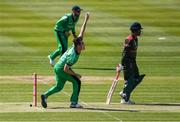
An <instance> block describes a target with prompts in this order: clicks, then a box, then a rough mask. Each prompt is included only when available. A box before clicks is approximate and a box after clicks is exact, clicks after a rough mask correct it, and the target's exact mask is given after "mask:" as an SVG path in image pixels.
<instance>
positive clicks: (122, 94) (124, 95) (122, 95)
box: [119, 91, 126, 99]
mask: <svg viewBox="0 0 180 122" xmlns="http://www.w3.org/2000/svg"><path fill="white" fill-rule="evenodd" d="M119 96H120V97H121V98H122V99H123V98H124V97H126V94H124V93H123V91H121V92H119Z"/></svg>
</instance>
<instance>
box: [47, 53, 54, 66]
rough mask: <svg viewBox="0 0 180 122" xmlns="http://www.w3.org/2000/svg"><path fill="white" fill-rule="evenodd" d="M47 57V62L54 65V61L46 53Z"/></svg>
mask: <svg viewBox="0 0 180 122" xmlns="http://www.w3.org/2000/svg"><path fill="white" fill-rule="evenodd" d="M48 59H49V63H50V64H51V66H54V65H55V62H54V61H53V60H52V59H51V57H50V55H48Z"/></svg>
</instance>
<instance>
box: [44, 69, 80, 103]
mask: <svg viewBox="0 0 180 122" xmlns="http://www.w3.org/2000/svg"><path fill="white" fill-rule="evenodd" d="M54 71H55V74H56V85H55V86H53V87H51V88H50V89H49V90H48V91H47V92H46V93H45V94H44V95H45V96H46V98H47V97H48V96H50V95H52V94H54V93H57V92H59V91H61V90H62V89H63V87H64V85H65V83H66V81H70V82H71V83H72V86H73V92H72V95H71V99H70V101H71V103H74V104H76V103H78V97H79V93H80V89H81V81H80V80H79V78H77V77H75V76H71V75H69V74H68V73H66V72H64V71H63V69H59V68H56V67H55V68H54Z"/></svg>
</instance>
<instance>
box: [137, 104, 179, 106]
mask: <svg viewBox="0 0 180 122" xmlns="http://www.w3.org/2000/svg"><path fill="white" fill-rule="evenodd" d="M136 105H147V106H180V103H136Z"/></svg>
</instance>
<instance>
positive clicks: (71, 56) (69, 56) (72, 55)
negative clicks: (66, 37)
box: [55, 46, 79, 69]
mask: <svg viewBox="0 0 180 122" xmlns="http://www.w3.org/2000/svg"><path fill="white" fill-rule="evenodd" d="M78 59H79V54H77V52H76V51H75V47H74V46H72V47H71V48H70V49H69V50H67V51H66V52H65V53H64V54H63V55H62V56H61V58H60V59H59V61H58V62H57V63H56V65H55V68H58V69H64V65H65V64H67V65H69V66H72V65H74V64H75V63H76V62H77V60H78Z"/></svg>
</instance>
